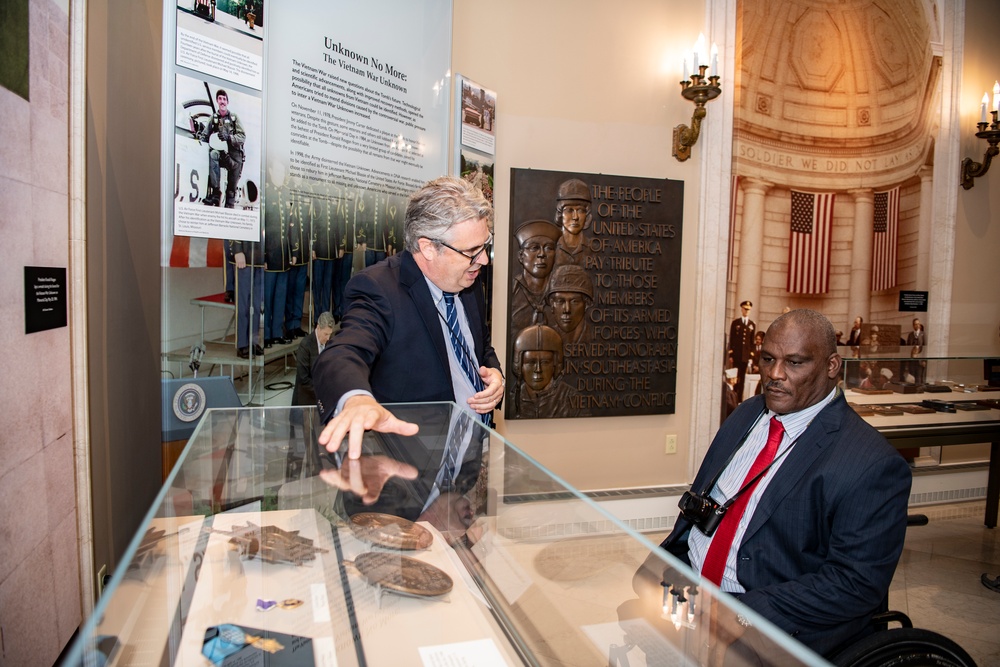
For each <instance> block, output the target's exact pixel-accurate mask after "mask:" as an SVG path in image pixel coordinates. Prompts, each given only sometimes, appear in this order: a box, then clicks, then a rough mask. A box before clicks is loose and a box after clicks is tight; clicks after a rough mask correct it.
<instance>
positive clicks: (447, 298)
mask: <svg viewBox="0 0 1000 667" xmlns="http://www.w3.org/2000/svg"><path fill="white" fill-rule="evenodd" d="M444 302H445V303H446V304H447V305H449V306H450V305H451V304H453V303H455V295H454V293H452V292H444Z"/></svg>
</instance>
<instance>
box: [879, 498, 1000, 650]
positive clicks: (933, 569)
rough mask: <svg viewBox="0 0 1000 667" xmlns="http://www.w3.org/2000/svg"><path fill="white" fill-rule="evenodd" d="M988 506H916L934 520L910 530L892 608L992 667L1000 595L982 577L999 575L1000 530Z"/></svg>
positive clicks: (999, 629) (999, 640)
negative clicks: (987, 518) (988, 518)
mask: <svg viewBox="0 0 1000 667" xmlns="http://www.w3.org/2000/svg"><path fill="white" fill-rule="evenodd" d="M984 508H985V503H984V502H970V503H958V504H952V505H937V506H933V507H925V508H914V509H912V510H911V512H914V513H916V512H919V513H922V514H925V515H926V516H927V517H928V518H929V519H930V521H929V523H928V524H927V525H926V526H911V527H910V528H908V529H907V534H906V546H905V547H904V550H903V555H902V558H900V561H899V566H898V567H897V568H896V576H895V577H894V578H893V580H892V587H891V588H890V589H889V607H890V608H891V609H895V610H899V611H902V612H904V613H906V614H907V615H908V616H909V617H910V620H912V621H913V626H914V627H917V628H925V629H928V630H933V631H935V632H939V633H941V634H943V635H945V636H946V637H948V638H949V639H951V640H953V641H955V642H957V643H958V644H959V645H960V646H961V647H962V648H964V649H965V650H966V651H968V653H969V654H970V655H971V656H972V657H973V659H975V661H976V663H977V664H978V665H979V666H980V667H990V666H991V665H1000V593H996V592H994V591H991V590H989V589H987V588H986V587H985V586H983V585H982V583H981V582H980V575H982V573H983V572H988V573H989V574H990V576H992V577H995V576H998V575H1000V529H998V528H993V529H990V528H987V527H986V526H984V525H983V513H984Z"/></svg>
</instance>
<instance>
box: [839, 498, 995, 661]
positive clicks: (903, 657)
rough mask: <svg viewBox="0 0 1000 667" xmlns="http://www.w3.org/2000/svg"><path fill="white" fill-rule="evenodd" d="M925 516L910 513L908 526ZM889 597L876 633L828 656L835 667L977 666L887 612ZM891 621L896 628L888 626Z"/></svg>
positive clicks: (942, 640)
mask: <svg viewBox="0 0 1000 667" xmlns="http://www.w3.org/2000/svg"><path fill="white" fill-rule="evenodd" d="M927 521H928V520H927V517H926V516H925V515H923V514H911V515H909V516H908V517H907V518H906V525H907V526H925V525H927ZM888 609H889V599H888V598H886V599H885V600H884V601H883V603H882V611H880V612H879V613H877V614H875V616H874V617H873V618H872V623H873V624H874V626H875V634H873V635H869V636H867V637H865V638H864V639H861V640H859V641H857V642H856V643H854V644H851V645H850V646H848V647H846V648H844V649H842V650H841V651H839V652H838V653H837V654H836V655H835V656H833V658H831V659H830V662H832V663H833V664H834V665H836V666H837V667H976V662H975V661H974V660H973V659H972V657H971V656H969V654H968V653H966V652H965V649H963V648H962V647H961V646H959V645H958V644H956V643H955V642H954V641H952V640H951V639H948V638H947V637H945V636H944V635H942V634H939V633H937V632H933V631H931V630H923V629H921V628H914V627H913V623H912V622H911V621H910V618H909V616H907V615H906V614H904V613H903V612H900V611H889V610H888ZM892 623H899V627H892V628H890V627H889V625H890V624H892Z"/></svg>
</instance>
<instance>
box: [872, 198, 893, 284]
mask: <svg viewBox="0 0 1000 667" xmlns="http://www.w3.org/2000/svg"><path fill="white" fill-rule="evenodd" d="M873 236H874V241H873V243H872V291H873V292H880V291H882V290H887V289H890V288H892V287H895V286H896V255H897V249H898V243H899V186H898V185H897V186H896V187H894V188H893V189H892V190H888V191H886V192H876V193H875V225H874V234H873Z"/></svg>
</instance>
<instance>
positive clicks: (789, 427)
mask: <svg viewBox="0 0 1000 667" xmlns="http://www.w3.org/2000/svg"><path fill="white" fill-rule="evenodd" d="M838 391H839V388H838V387H834V388H833V389H831V390H830V393H829V394H827V395H826V398H824V399H823V400H821V401H819V402H818V403H816V404H815V405H810V406H809V407H808V408H805V409H803V410H799V411H798V412H790V413H788V414H786V415H779V414H777V413H774V412H771V411H770V410H768V411H767V414H766V415H765V416H766V417H767V418H768V420H770V418H771V417H777V418H778V421H780V422H781V425H782V426H784V427H785V433H786V434H788V437H789V438H790V439H792V440H795V439H796V438H798V437H799V436H800V435H802V433H803V432H804V431H805V430H806V429H807V428H808V427H809V424H811V423H812V420H813V419H815V418H816V415H818V414H819V413H820V412H822V411H823V408H825V407H826V406H828V405H829V404H830V403H832V402H833V400H834V399H835V398H837V392H838Z"/></svg>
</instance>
